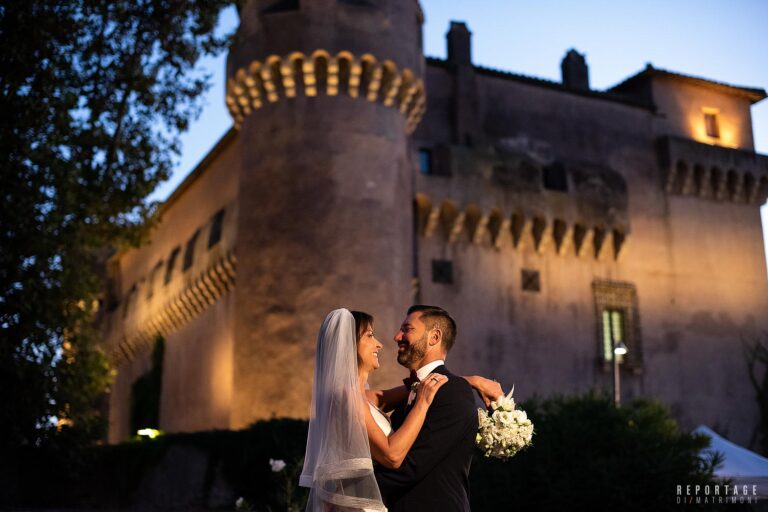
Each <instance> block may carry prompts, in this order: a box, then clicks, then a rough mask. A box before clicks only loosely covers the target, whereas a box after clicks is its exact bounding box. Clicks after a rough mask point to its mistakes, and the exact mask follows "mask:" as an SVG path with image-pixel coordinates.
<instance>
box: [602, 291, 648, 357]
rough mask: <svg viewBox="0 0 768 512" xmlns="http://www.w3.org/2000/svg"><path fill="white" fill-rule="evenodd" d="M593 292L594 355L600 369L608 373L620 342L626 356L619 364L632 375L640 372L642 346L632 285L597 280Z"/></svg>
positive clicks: (638, 317)
mask: <svg viewBox="0 0 768 512" xmlns="http://www.w3.org/2000/svg"><path fill="white" fill-rule="evenodd" d="M592 291H593V293H594V295H595V312H596V315H597V318H596V324H597V343H596V345H597V355H598V360H599V361H600V363H601V364H602V365H603V369H604V370H605V371H610V368H611V364H610V363H611V362H613V347H614V346H615V345H618V344H619V343H623V344H624V345H625V346H626V347H627V353H626V354H624V355H621V356H619V361H620V362H622V363H623V364H624V365H625V366H626V367H628V368H629V369H631V370H632V371H634V372H640V371H642V366H643V346H642V343H641V334H640V315H639V307H638V301H637V289H636V288H635V285H633V284H632V283H626V282H618V281H605V280H596V281H594V282H593V283H592Z"/></svg>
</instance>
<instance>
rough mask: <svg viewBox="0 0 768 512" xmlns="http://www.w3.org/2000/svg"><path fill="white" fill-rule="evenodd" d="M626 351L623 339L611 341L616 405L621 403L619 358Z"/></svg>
mask: <svg viewBox="0 0 768 512" xmlns="http://www.w3.org/2000/svg"><path fill="white" fill-rule="evenodd" d="M626 353H627V346H626V345H625V344H624V342H623V341H620V342H619V343H618V344H617V343H616V342H615V341H614V342H613V401H614V403H615V404H616V407H619V406H620V405H621V376H620V375H619V358H618V357H617V356H623V355H624V354H626Z"/></svg>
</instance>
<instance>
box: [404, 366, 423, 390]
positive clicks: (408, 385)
mask: <svg viewBox="0 0 768 512" xmlns="http://www.w3.org/2000/svg"><path fill="white" fill-rule="evenodd" d="M416 382H421V380H420V379H419V376H418V375H416V370H411V376H410V377H406V378H404V379H403V384H405V387H406V388H408V389H411V386H413V384H414V383H416Z"/></svg>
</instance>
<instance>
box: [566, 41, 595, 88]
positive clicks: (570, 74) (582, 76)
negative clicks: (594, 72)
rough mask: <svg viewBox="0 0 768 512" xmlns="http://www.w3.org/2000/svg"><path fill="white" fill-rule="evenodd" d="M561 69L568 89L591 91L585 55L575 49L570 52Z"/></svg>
mask: <svg viewBox="0 0 768 512" xmlns="http://www.w3.org/2000/svg"><path fill="white" fill-rule="evenodd" d="M560 69H561V70H562V73H563V84H564V85H565V86H566V87H568V88H569V89H576V90H580V91H588V90H589V69H588V68H587V61H586V60H585V59H584V54H583V53H579V52H577V51H576V50H574V49H573V48H571V49H570V50H568V53H566V54H565V57H563V60H562V62H561V63H560Z"/></svg>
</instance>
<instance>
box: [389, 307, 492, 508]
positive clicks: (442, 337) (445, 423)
mask: <svg viewBox="0 0 768 512" xmlns="http://www.w3.org/2000/svg"><path fill="white" fill-rule="evenodd" d="M455 338H456V323H455V322H454V321H453V318H451V316H450V315H449V314H448V312H446V311H445V310H444V309H441V308H438V307H433V306H411V308H410V309H408V314H407V316H406V317H405V320H404V321H403V324H402V325H401V326H400V331H399V332H398V333H397V334H396V335H395V341H396V342H397V347H398V350H397V361H398V362H399V363H400V364H401V365H403V366H405V367H406V368H408V369H409V370H411V377H410V378H409V379H406V381H411V379H419V380H420V379H422V378H424V377H426V376H427V375H429V374H430V373H431V372H436V373H441V374H443V375H447V376H448V382H447V383H446V384H444V385H443V386H442V387H441V388H440V389H439V390H438V392H437V394H436V395H435V398H434V399H433V401H432V405H431V406H430V408H429V411H428V412H427V417H426V419H425V420H424V426H423V427H422V428H421V431H420V432H419V435H418V437H417V438H416V441H415V442H414V443H413V447H412V448H411V451H410V452H409V453H408V455H407V456H406V458H405V460H404V461H403V463H402V465H401V466H400V468H398V469H388V468H384V467H380V466H377V467H376V479H377V481H378V483H379V488H380V489H381V495H382V497H383V499H384V504H385V505H386V506H387V508H388V509H389V511H390V512H411V511H421V510H424V511H433V510H434V511H451V512H452V511H468V510H469V466H470V464H471V462H472V452H473V451H474V444H475V443H474V439H475V434H476V432H477V410H476V409H475V400H474V395H473V392H472V388H471V387H470V386H469V384H468V383H467V381H466V380H464V379H463V378H461V377H458V376H455V375H454V374H452V373H451V372H449V371H448V369H447V368H446V367H445V357H446V355H447V354H448V351H449V350H450V349H451V347H452V346H453V342H454V340H455ZM408 384H409V382H406V385H408ZM411 398H412V397H411ZM408 402H409V404H410V403H412V399H410V398H409V400H408ZM409 404H405V403H404V404H402V405H401V406H400V407H398V408H397V409H395V411H394V412H393V413H392V426H393V427H394V428H395V429H398V428H400V426H401V425H402V423H403V421H404V420H405V417H406V415H407V414H408V411H409V410H410V405H409Z"/></svg>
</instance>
